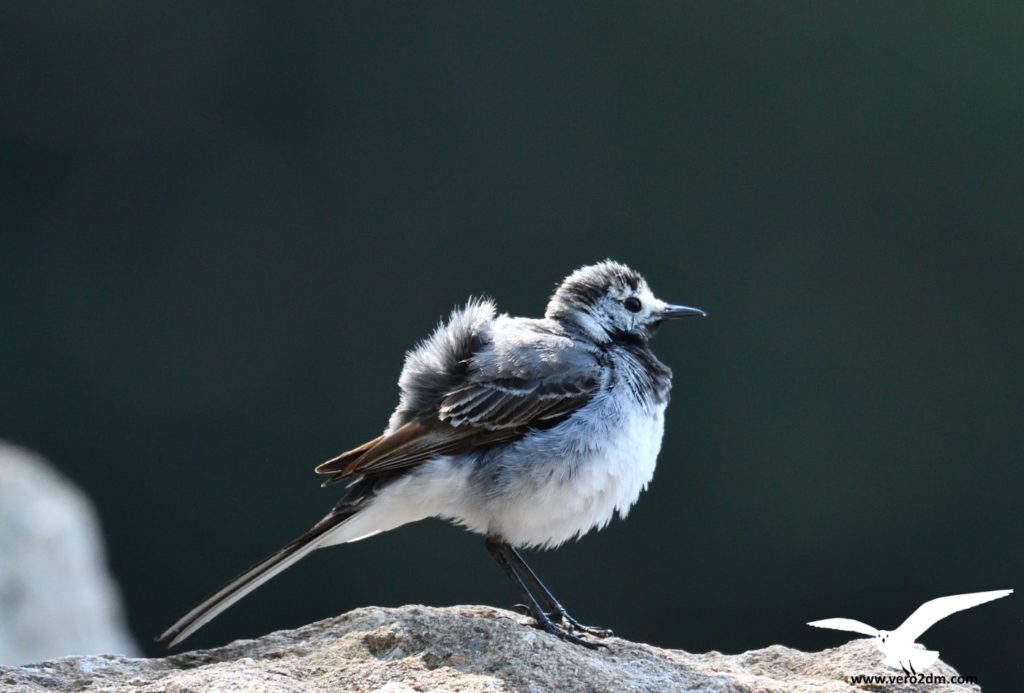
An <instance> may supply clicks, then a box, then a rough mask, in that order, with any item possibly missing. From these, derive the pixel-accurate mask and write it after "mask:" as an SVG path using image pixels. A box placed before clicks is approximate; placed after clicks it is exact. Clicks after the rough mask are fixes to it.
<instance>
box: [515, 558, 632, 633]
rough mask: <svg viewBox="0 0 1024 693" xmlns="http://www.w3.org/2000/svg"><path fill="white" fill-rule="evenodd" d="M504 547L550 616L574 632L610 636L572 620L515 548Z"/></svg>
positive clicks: (601, 629) (604, 630) (600, 630)
mask: <svg viewBox="0 0 1024 693" xmlns="http://www.w3.org/2000/svg"><path fill="white" fill-rule="evenodd" d="M505 546H506V547H507V548H506V549H505V550H506V552H507V556H508V558H509V560H510V561H511V562H512V564H513V565H514V566H515V567H516V570H517V572H519V573H520V574H521V575H522V576H523V577H524V578H525V579H526V581H527V582H529V583H530V585H532V586H533V589H535V590H536V591H537V592H539V593H540V596H541V599H543V600H544V601H545V602H546V603H547V605H548V608H549V609H551V612H552V614H553V615H554V616H556V617H557V618H558V620H560V621H561V622H562V623H563V624H565V625H568V626H569V627H570V628H572V629H573V630H575V631H579V632H581V633H586V634H588V635H593V636H595V637H598V638H607V637H608V636H610V635H612V632H611V631H610V630H609V629H607V628H596V627H594V626H585V625H583V624H582V623H580V622H579V621H577V620H576V619H575V618H573V617H572V616H571V615H570V614H569V612H568V611H566V610H565V607H564V606H562V604H561V603H560V602H559V601H558V599H556V598H555V595H553V594H551V590H549V589H548V588H547V587H545V585H544V583H543V582H541V581H540V578H539V577H537V573H535V572H533V569H532V568H531V567H530V566H528V565H527V564H526V561H524V560H523V557H522V556H520V555H519V552H518V551H516V550H515V547H513V546H510V545H508V544H506V545H505Z"/></svg>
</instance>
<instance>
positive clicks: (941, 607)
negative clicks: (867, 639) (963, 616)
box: [807, 590, 1013, 675]
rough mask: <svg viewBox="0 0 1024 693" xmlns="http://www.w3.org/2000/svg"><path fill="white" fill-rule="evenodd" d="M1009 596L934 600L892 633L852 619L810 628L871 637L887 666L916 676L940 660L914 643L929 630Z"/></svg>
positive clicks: (987, 594) (1001, 592) (998, 592)
mask: <svg viewBox="0 0 1024 693" xmlns="http://www.w3.org/2000/svg"><path fill="white" fill-rule="evenodd" d="M1010 594H1013V590H992V591H991V592H971V593H970V594H954V595H951V596H948V597H939V598H938V599H932V600H931V601H928V602H925V603H924V604H922V605H921V606H919V607H917V610H916V611H914V613H912V614H910V616H909V617H908V618H907V620H906V621H904V622H903V623H902V624H900V627H899V628H897V629H896V630H893V631H888V630H878V629H877V628H873V627H872V626H869V625H868V624H866V623H861V622H860V621H855V620H854V619H852V618H826V619H824V620H821V621H811V622H810V623H808V624H807V625H809V626H814V627H815V628H831V629H833V630H845V631H850V632H851V633H862V634H864V635H868V636H871V637H872V638H873V639H874V642H875V645H876V646H877V647H878V649H879V650H881V652H882V654H884V655H885V660H884V663H885V665H886V666H889V667H892V668H893V669H902V670H903V671H904V672H905V673H907V674H915V675H916V674H918V673H919V672H922V671H924V670H925V669H927V668H928V667H930V666H931V665H933V664H934V663H935V660H937V659H938V658H939V653H938V652H937V651H935V650H928V649H922V648H923V646H918V644H917V643H916V642H915V641H916V640H917V639H918V638H919V637H921V636H922V635H923V634H924V632H925V631H926V630H928V629H929V628H931V627H932V626H933V625H935V624H936V623H938V622H939V621H941V620H942V619H944V618H946V617H947V616H949V615H951V614H955V613H956V612H957V611H964V610H965V609H970V608H972V607H975V606H978V605H979V604H984V603H985V602H990V601H993V600H994V599H1001V598H1003V597H1005V596H1008V595H1010Z"/></svg>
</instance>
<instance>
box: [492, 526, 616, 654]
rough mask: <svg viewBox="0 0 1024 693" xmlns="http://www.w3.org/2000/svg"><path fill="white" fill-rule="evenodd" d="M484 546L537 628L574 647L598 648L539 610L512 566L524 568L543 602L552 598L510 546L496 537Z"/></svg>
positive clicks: (539, 607) (542, 610)
mask: <svg viewBox="0 0 1024 693" xmlns="http://www.w3.org/2000/svg"><path fill="white" fill-rule="evenodd" d="M485 545H486V546H487V552H488V553H489V554H491V558H493V559H494V560H495V562H497V564H498V565H499V566H501V569H502V570H503V571H504V572H505V575H507V576H508V579H509V580H511V581H512V583H513V584H514V585H515V586H516V589H518V590H519V593H520V594H521V595H522V597H523V599H525V600H526V607H527V608H528V609H529V610H530V615H531V616H533V620H534V621H536V622H537V627H538V628H540V629H541V630H543V631H545V632H547V633H551V634H552V635H554V636H557V637H559V638H561V639H562V640H566V641H568V642H571V643H575V644H576V645H583V646H584V647H589V648H591V649H594V648H596V647H598V645H599V643H593V642H588V641H586V640H583V639H582V638H580V637H578V636H576V635H573V634H572V633H570V632H569V631H567V630H566V629H565V628H563V627H561V626H559V625H556V624H555V623H554V621H552V620H551V617H550V616H548V614H547V612H545V611H544V609H542V608H541V605H540V604H539V603H538V602H537V598H536V597H535V596H534V595H533V593H532V592H531V591H530V588H529V587H528V586H527V584H526V583H525V582H524V581H523V577H522V576H521V575H520V574H519V573H518V572H516V567H515V565H514V564H519V565H520V566H522V567H523V568H525V570H524V572H525V573H526V574H527V575H528V576H529V577H530V578H531V582H535V584H537V585H540V587H539V591H540V592H541V593H542V594H543V595H544V596H545V601H549V598H550V600H551V601H554V597H553V596H552V595H551V593H550V592H549V591H548V590H547V589H546V588H545V587H544V586H543V585H542V584H541V583H540V580H538V579H537V576H536V575H535V574H534V573H533V571H532V570H530V569H529V566H527V565H526V563H525V562H523V559H522V558H520V557H519V555H518V554H516V553H515V550H514V549H513V548H512V547H511V546H509V545H508V544H507V543H505V542H504V541H502V540H501V539H498V538H496V537H487V539H486V540H485ZM513 556H514V558H513ZM554 604H558V602H557V601H554ZM551 608H553V609H555V607H554V606H553V605H552V606H551ZM558 609H561V605H558ZM558 609H555V611H556V613H558V615H559V616H561V613H564V611H565V609H561V613H560V612H558ZM570 625H571V624H570Z"/></svg>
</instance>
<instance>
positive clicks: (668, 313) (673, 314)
mask: <svg viewBox="0 0 1024 693" xmlns="http://www.w3.org/2000/svg"><path fill="white" fill-rule="evenodd" d="M697 315H699V316H700V317H702V318H703V317H707V314H706V313H705V312H704V311H702V310H701V309H700V308H690V307H689V306H668V307H666V308H665V310H663V311H661V316H660V317H661V319H662V320H675V319H676V318H692V317H694V316H697Z"/></svg>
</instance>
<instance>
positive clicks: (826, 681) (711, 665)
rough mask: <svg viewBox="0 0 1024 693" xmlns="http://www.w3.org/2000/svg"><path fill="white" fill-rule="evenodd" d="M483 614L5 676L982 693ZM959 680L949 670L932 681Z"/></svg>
mask: <svg viewBox="0 0 1024 693" xmlns="http://www.w3.org/2000/svg"><path fill="white" fill-rule="evenodd" d="M528 624H529V620H528V619H527V618H525V617H523V616H520V615H518V614H515V613H512V612H509V611H502V610H500V609H493V608H490V607H483V606H457V607H450V608H432V607H424V606H405V607H401V608H398V609H381V608H375V607H371V608H366V609H357V610H356V611H352V612H350V613H347V614H344V615H342V616H338V617H336V618H331V619H327V620H324V621H320V622H318V623H314V624H311V625H308V626H304V627H302V628H297V629H295V630H285V631H279V632H276V633H271V634H269V635H265V636H263V637H261V638H258V639H256V640H239V641H236V642H233V643H231V644H230V645H227V646H225V647H218V648H216V649H212V650H197V651H195V652H185V653H183V654H177V655H172V656H170V657H165V658H163V659H137V658H129V657H121V656H114V655H99V656H86V657H65V658H62V659H55V660H52V661H48V662H43V663H41V664H32V665H27V666H22V667H0V690H4V691H7V690H14V691H54V690H59V691H132V692H133V693H146V692H150V691H173V692H176V693H186V692H191V691H196V692H198V691H211V690H213V691H285V692H288V691H296V692H298V691H332V692H333V691H383V692H387V693H399V692H402V691H659V692H660V691H680V690H692V691H730V692H734V691H815V692H816V693H826V692H832V691H835V692H838V691H855V690H857V691H863V690H887V691H916V690H928V691H944V692H950V691H978V690H979V689H978V688H977V687H976V686H968V685H952V684H947V685H936V684H935V683H934V679H932V682H930V683H919V684H916V685H915V684H907V683H904V684H895V685H889V684H887V685H873V684H867V685H866V684H853V683H848V679H847V677H848V676H850V675H857V674H866V675H871V674H880V675H892V674H893V673H894V672H893V671H892V670H889V669H886V668H885V667H884V666H883V665H882V663H881V655H880V654H879V653H878V652H877V650H875V648H874V647H873V646H872V645H871V644H870V643H869V642H868V641H867V640H856V641H854V642H851V643H848V644H846V645H843V646H842V647H837V648H834V649H831V650H824V651H822V652H800V651H798V650H792V649H789V648H786V647H782V646H780V645H773V646H771V647H766V648H764V649H763V650H752V651H750V652H744V653H742V654H735V655H726V654H721V653H718V652H709V653H706V654H690V653H688V652H683V651H681V650H663V649H659V648H657V647H652V646H650V645H643V644H639V643H633V642H629V641H626V640H621V639H618V638H609V639H607V640H605V641H604V642H605V643H606V644H607V647H603V648H600V649H597V650H589V649H585V648H583V647H579V646H576V645H570V644H567V643H564V642H562V641H561V640H558V639H557V638H555V637H553V636H550V635H547V634H545V633H541V632H540V631H538V630H536V629H534V628H532V627H530V626H529V625H528ZM927 673H928V674H929V675H932V676H934V677H938V676H943V677H945V678H946V680H947V681H948V680H950V679H952V678H953V677H955V676H956V675H957V673H956V671H954V670H953V669H952V667H950V666H948V665H946V664H944V663H942V662H939V663H937V664H936V665H935V666H934V667H932V668H931V669H929V670H928V672H927Z"/></svg>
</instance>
